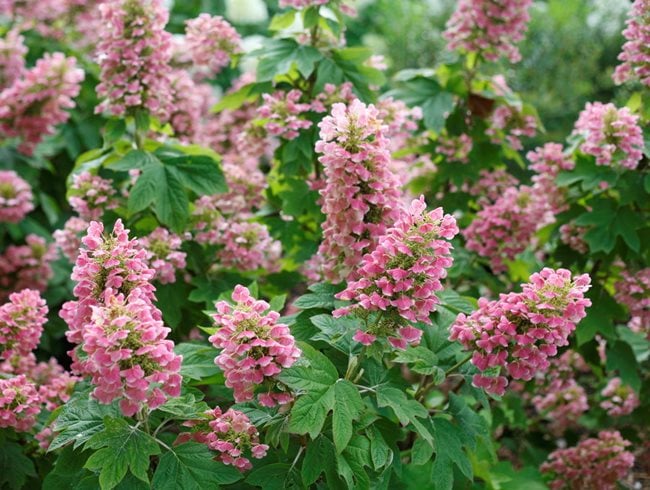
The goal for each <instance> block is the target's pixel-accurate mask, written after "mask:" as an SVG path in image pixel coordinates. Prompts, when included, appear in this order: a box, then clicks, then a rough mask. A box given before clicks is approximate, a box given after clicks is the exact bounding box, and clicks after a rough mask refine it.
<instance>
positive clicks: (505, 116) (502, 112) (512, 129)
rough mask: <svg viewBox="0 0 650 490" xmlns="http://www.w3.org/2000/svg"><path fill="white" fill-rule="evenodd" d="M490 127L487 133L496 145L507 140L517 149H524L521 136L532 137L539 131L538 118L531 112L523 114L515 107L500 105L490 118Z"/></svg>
mask: <svg viewBox="0 0 650 490" xmlns="http://www.w3.org/2000/svg"><path fill="white" fill-rule="evenodd" d="M488 124H489V127H488V128H487V129H486V130H485V134H487V135H488V136H490V140H491V141H492V143H494V144H495V145H500V144H502V143H503V142H507V143H508V144H509V145H510V146H511V147H512V148H514V149H515V150H522V149H523V145H522V143H521V138H522V137H523V136H527V137H529V138H532V137H533V136H535V134H536V133H537V119H535V116H532V115H530V114H528V115H527V114H523V113H522V112H520V111H519V110H518V109H516V108H515V107H512V106H509V105H500V106H499V107H497V108H496V109H495V110H494V112H493V113H492V115H491V116H490V118H489V120H488Z"/></svg>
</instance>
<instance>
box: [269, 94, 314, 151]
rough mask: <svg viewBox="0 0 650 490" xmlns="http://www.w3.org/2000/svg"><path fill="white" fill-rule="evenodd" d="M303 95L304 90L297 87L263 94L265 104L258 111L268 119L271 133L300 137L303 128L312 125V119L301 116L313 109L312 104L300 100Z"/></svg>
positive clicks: (285, 137)
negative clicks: (287, 90)
mask: <svg viewBox="0 0 650 490" xmlns="http://www.w3.org/2000/svg"><path fill="white" fill-rule="evenodd" d="M301 97H302V92H301V91H300V90H296V89H293V90H290V91H289V92H282V91H278V92H275V93H274V94H262V98H263V99H264V104H263V105H262V106H261V107H260V108H259V109H258V110H257V113H258V114H259V116H260V117H262V118H264V119H266V120H267V122H266V124H265V127H266V130H267V131H268V132H269V134H270V135H272V136H277V137H280V138H284V139H286V140H292V139H294V138H297V137H298V135H299V134H300V130H301V129H308V128H310V127H311V126H312V124H313V123H312V122H311V121H309V120H307V119H304V118H303V117H301V115H302V114H303V113H305V112H308V111H309V110H310V109H311V104H303V103H300V102H299V100H300V98H301Z"/></svg>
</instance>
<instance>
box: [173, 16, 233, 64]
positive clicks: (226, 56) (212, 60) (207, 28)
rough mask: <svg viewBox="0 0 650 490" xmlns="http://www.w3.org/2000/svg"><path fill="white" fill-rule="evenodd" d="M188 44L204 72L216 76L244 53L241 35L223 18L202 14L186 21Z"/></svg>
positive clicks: (186, 39) (191, 54) (194, 59)
mask: <svg viewBox="0 0 650 490" xmlns="http://www.w3.org/2000/svg"><path fill="white" fill-rule="evenodd" d="M185 25H186V27H185V46H186V49H187V50H188V51H189V53H190V56H191V57H192V62H193V63H194V66H195V67H196V68H198V73H200V74H202V75H211V76H214V75H217V74H218V73H219V72H220V71H221V70H222V69H223V68H225V67H226V66H228V65H229V64H230V60H231V58H232V56H233V55H235V54H238V53H240V52H241V46H240V44H241V37H240V36H239V34H238V33H237V31H236V30H235V28H234V27H233V26H231V25H230V24H229V23H228V22H227V21H226V20H225V19H224V18H223V17H221V16H219V15H215V16H211V15H209V14H201V15H199V16H198V17H197V18H195V19H191V20H187V21H185Z"/></svg>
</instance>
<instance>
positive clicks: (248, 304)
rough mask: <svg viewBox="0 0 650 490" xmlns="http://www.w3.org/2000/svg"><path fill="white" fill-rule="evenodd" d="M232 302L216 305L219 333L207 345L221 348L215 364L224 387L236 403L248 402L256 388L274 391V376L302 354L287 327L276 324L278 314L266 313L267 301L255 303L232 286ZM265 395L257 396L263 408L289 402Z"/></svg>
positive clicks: (281, 395) (284, 397)
mask: <svg viewBox="0 0 650 490" xmlns="http://www.w3.org/2000/svg"><path fill="white" fill-rule="evenodd" d="M232 299H233V301H234V303H235V304H234V305H231V304H230V303H228V302H226V301H219V302H218V303H217V304H216V305H215V306H216V308H217V313H216V314H215V315H214V316H213V319H214V323H215V325H216V326H217V327H219V330H218V331H217V332H216V333H215V334H214V335H212V336H211V337H210V342H212V344H213V345H214V346H215V347H216V348H217V349H221V353H220V354H219V355H218V356H217V357H216V358H215V364H216V365H217V366H219V367H220V368H221V369H222V370H223V372H224V375H225V377H226V386H228V387H229V388H232V389H233V390H234V395H235V401H236V402H237V403H239V402H244V401H247V400H251V399H252V398H253V394H254V391H255V388H256V387H257V386H258V385H261V384H266V385H267V386H268V387H270V388H273V387H274V385H276V382H275V380H274V379H273V377H274V376H276V375H277V374H279V373H280V372H281V371H282V369H284V368H288V367H291V366H292V365H293V363H294V362H295V361H296V359H298V357H300V354H301V352H300V349H298V348H297V347H296V343H295V340H294V338H293V336H292V335H291V332H290V331H289V327H287V326H286V325H284V324H283V323H278V322H277V321H278V318H280V315H279V313H277V312H275V311H268V310H269V304H268V303H267V302H266V301H262V300H256V299H255V298H253V297H252V296H251V295H250V292H249V290H248V288H246V287H244V286H241V285H237V286H236V287H235V290H234V291H233V293H232ZM267 311H268V313H266V312H267ZM267 392H269V393H268V394H267V395H266V396H264V397H260V401H261V402H263V404H265V405H270V406H273V405H275V404H276V403H280V404H283V403H287V402H289V401H291V397H290V396H288V394H287V393H283V392H279V393H275V392H271V391H270V390H267Z"/></svg>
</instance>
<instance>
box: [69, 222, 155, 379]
mask: <svg viewBox="0 0 650 490" xmlns="http://www.w3.org/2000/svg"><path fill="white" fill-rule="evenodd" d="M81 241H82V243H83V244H84V245H85V248H82V249H81V250H80V251H79V256H78V257H77V261H76V263H75V266H74V269H73V270H72V276H71V278H72V280H74V281H77V284H76V286H75V287H74V289H73V293H74V295H75V296H76V298H77V300H76V301H68V302H67V303H64V304H63V307H62V309H61V312H60V316H61V318H63V320H65V322H66V323H67V324H68V331H67V332H66V337H67V339H68V341H69V342H70V343H72V344H81V343H82V342H83V336H82V333H83V331H84V329H85V328H86V325H87V324H88V323H89V322H90V321H91V316H92V307H96V306H102V305H105V304H106V302H107V299H111V298H112V297H113V296H117V295H119V294H122V295H123V296H124V297H128V296H129V294H130V293H131V291H133V290H134V289H136V288H137V289H138V290H139V295H138V298H139V299H143V297H145V296H146V297H148V298H149V302H152V301H153V299H154V289H155V288H154V287H153V285H151V283H150V282H149V281H151V280H152V279H153V277H154V275H155V271H154V270H153V269H151V268H150V267H149V266H148V264H147V257H146V254H147V252H146V251H145V250H144V249H143V248H142V247H140V245H139V243H138V242H137V240H129V235H128V230H126V229H125V228H124V225H123V224H122V221H121V220H117V222H116V223H115V226H114V227H113V232H112V233H111V234H104V225H103V224H102V223H98V222H96V221H93V222H91V223H90V225H89V227H88V234H87V235H86V236H85V237H83V238H82V240H81ZM72 356H73V357H75V354H74V351H73V353H72ZM73 368H74V369H75V370H77V371H79V372H83V371H84V369H83V366H82V365H81V364H79V363H76V364H75V365H73Z"/></svg>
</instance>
